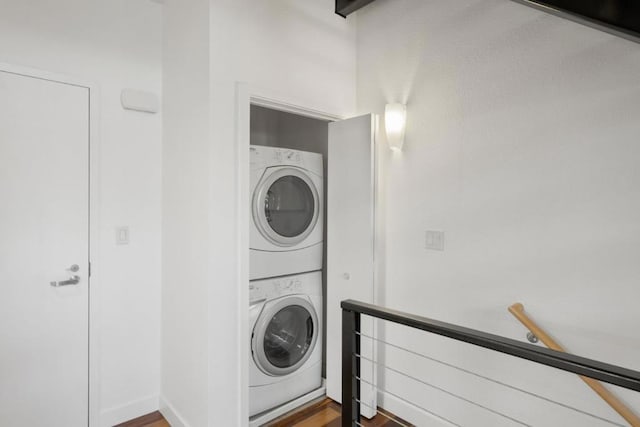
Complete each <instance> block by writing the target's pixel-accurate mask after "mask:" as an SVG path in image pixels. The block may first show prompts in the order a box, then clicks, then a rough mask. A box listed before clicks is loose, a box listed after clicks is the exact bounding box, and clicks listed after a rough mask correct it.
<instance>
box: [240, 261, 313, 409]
mask: <svg viewBox="0 0 640 427" xmlns="http://www.w3.org/2000/svg"><path fill="white" fill-rule="evenodd" d="M249 295H250V300H251V302H250V308H249V328H250V329H249V339H250V340H251V355H250V356H249V416H251V417H252V416H255V415H257V414H260V413H262V412H265V411H268V410H270V409H273V408H275V407H277V406H279V405H282V404H284V403H286V402H288V401H290V400H293V399H296V398H298V397H300V396H303V395H305V394H307V393H309V392H311V391H313V390H315V389H317V388H319V387H320V386H321V385H322V335H321V334H322V273H321V272H319V271H317V272H313V273H306V274H300V275H293V276H286V277H277V278H272V279H266V280H258V281H255V282H251V283H250V285H249Z"/></svg>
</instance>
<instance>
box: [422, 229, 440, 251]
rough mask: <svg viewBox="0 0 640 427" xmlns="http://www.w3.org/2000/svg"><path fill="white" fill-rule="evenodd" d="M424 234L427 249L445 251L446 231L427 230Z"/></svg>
mask: <svg viewBox="0 0 640 427" xmlns="http://www.w3.org/2000/svg"><path fill="white" fill-rule="evenodd" d="M424 236H425V237H424V247H425V249H430V250H433V251H444V231H436V230H427V231H425V233H424Z"/></svg>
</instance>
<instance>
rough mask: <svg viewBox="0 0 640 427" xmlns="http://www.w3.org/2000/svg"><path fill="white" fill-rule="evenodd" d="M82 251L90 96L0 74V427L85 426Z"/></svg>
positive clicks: (86, 236) (85, 254)
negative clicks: (0, 426)
mask: <svg viewBox="0 0 640 427" xmlns="http://www.w3.org/2000/svg"><path fill="white" fill-rule="evenodd" d="M88 247H89V89H88V88H85V87H79V86H73V85H69V84H64V83H59V82H54V81H49V80H44V79H39V78H33V77H27V76H24V75H19V74H13V73H9V72H5V71H2V70H0V277H1V279H0V425H2V426H13V427H21V426H24V427H27V426H29V427H38V426H47V427H50V426H60V427H76V426H86V425H87V423H88V365H89V361H88V345H89V339H88V314H89V306H88V295H89V287H88V285H89V275H88V268H89V264H88ZM72 266H74V267H72ZM65 281H66V282H65ZM52 282H53V284H54V285H61V286H52ZM76 282H77V283H76Z"/></svg>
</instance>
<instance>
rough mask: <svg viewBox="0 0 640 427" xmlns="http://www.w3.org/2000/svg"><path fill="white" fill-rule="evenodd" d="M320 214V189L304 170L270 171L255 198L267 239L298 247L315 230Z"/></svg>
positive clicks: (256, 213) (255, 214) (259, 222)
mask: <svg viewBox="0 0 640 427" xmlns="http://www.w3.org/2000/svg"><path fill="white" fill-rule="evenodd" d="M319 213H320V201H319V198H318V190H317V189H316V186H315V185H314V183H313V181H312V180H311V179H310V178H309V176H308V175H307V174H306V173H305V172H304V171H303V170H301V169H298V168H293V167H285V168H278V169H276V170H275V171H273V172H270V170H269V169H267V171H266V172H265V175H264V177H263V179H262V180H261V182H260V183H259V184H258V187H257V188H256V191H255V193H254V197H253V219H254V222H255V224H256V226H257V228H258V230H260V233H261V234H262V235H263V236H264V237H265V238H266V239H268V240H269V241H271V242H272V243H274V244H276V245H278V246H293V245H296V244H298V243H300V242H301V241H303V240H304V239H305V238H306V237H307V236H308V235H309V233H311V232H312V231H313V228H314V227H315V225H316V223H317V221H318V215H319Z"/></svg>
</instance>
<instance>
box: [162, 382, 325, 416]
mask: <svg viewBox="0 0 640 427" xmlns="http://www.w3.org/2000/svg"><path fill="white" fill-rule="evenodd" d="M326 391H327V388H326V386H325V381H324V379H323V380H322V386H320V388H319V389H316V390H314V391H312V392H310V393H307V394H305V395H304V396H300V397H298V398H297V399H294V400H292V401H290V402H287V403H285V404H284V405H281V406H278V407H277V408H274V409H272V410H270V411H269V412H266V413H263V414H261V415H258V416H256V417H254V418H250V419H249V427H259V426H262V425H264V424H266V423H268V422H269V421H271V420H274V419H276V418H278V417H279V416H281V415H284V414H286V413H287V412H290V411H292V410H294V409H296V408H298V407H300V406H302V405H304V404H305V403H309V402H311V401H312V400H315V399H318V398H320V397H322V396H326ZM171 426H172V427H173V424H172V425H171Z"/></svg>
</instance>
